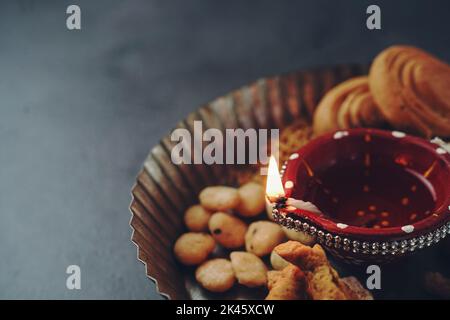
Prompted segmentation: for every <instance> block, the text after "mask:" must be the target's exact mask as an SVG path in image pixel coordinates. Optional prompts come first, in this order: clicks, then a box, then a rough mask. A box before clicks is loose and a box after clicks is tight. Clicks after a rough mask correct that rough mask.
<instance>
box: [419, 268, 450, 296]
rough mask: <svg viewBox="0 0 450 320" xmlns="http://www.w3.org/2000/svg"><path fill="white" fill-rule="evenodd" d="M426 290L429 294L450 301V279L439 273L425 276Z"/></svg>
mask: <svg viewBox="0 0 450 320" xmlns="http://www.w3.org/2000/svg"><path fill="white" fill-rule="evenodd" d="M425 288H426V289H427V291H428V292H430V293H432V294H434V295H436V296H438V297H440V298H444V299H450V279H448V278H446V277H444V276H443V275H442V274H441V273H439V272H427V273H426V274H425Z"/></svg>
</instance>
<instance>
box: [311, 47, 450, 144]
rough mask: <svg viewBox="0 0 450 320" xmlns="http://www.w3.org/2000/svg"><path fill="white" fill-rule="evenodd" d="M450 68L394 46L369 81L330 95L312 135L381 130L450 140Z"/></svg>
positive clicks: (377, 60) (323, 102)
mask: <svg viewBox="0 0 450 320" xmlns="http://www.w3.org/2000/svg"><path fill="white" fill-rule="evenodd" d="M449 83H450V66H449V65H447V64H446V63H444V62H443V61H440V60H438V59H437V58H435V57H434V56H432V55H430V54H428V53H426V52H424V51H422V50H420V49H417V48H414V47H409V46H393V47H390V48H387V49H386V50H384V51H382V52H381V53H380V54H379V55H378V56H377V57H376V58H375V60H374V62H373V64H372V66H371V68H370V72H369V75H368V76H363V77H357V78H353V79H350V80H347V81H345V82H343V83H341V84H339V85H338V86H336V87H335V88H333V89H332V90H330V91H329V92H328V93H327V94H326V95H325V96H324V98H323V99H322V100H321V102H320V103H319V106H318V107H317V109H316V112H315V114H314V134H315V135H320V134H322V133H325V132H329V131H334V130H340V129H348V128H354V127H383V126H385V125H389V126H391V127H393V128H396V129H399V130H405V131H407V132H411V133H415V134H419V135H421V136H425V137H428V138H430V137H432V136H441V137H450V102H449V101H450V93H449V92H450V90H449Z"/></svg>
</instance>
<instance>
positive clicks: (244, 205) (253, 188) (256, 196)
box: [236, 182, 266, 217]
mask: <svg viewBox="0 0 450 320" xmlns="http://www.w3.org/2000/svg"><path fill="white" fill-rule="evenodd" d="M238 192H239V197H240V203H239V205H238V206H237V208H236V210H237V212H238V213H239V215H241V216H243V217H254V216H257V215H258V214H260V213H261V212H263V210H264V208H265V205H266V200H265V195H266V194H265V191H264V188H263V187H262V186H261V185H260V184H258V183H255V182H249V183H246V184H244V185H243V186H241V187H240V188H239V189H238Z"/></svg>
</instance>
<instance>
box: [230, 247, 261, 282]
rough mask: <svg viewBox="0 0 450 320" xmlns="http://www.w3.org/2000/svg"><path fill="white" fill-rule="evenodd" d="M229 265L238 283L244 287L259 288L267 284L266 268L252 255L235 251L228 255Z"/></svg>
mask: <svg viewBox="0 0 450 320" xmlns="http://www.w3.org/2000/svg"><path fill="white" fill-rule="evenodd" d="M230 259H231V265H232V267H233V271H234V274H235V275H236V278H237V279H238V282H239V283H240V284H242V285H244V286H246V287H250V288H253V287H261V286H265V285H266V284H267V267H266V265H265V264H264V262H263V261H262V260H261V259H260V258H259V257H257V256H255V255H254V254H253V253H249V252H243V251H235V252H232V253H231V254H230Z"/></svg>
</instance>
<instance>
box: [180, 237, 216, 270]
mask: <svg viewBox="0 0 450 320" xmlns="http://www.w3.org/2000/svg"><path fill="white" fill-rule="evenodd" d="M215 246H216V242H215V241H214V239H213V237H211V236H210V235H209V234H206V233H195V232H188V233H185V234H183V235H181V237H179V238H178V239H177V241H176V242H175V245H174V248H173V251H174V254H175V257H176V258H177V260H178V261H180V262H181V263H182V264H184V265H188V266H192V265H197V264H200V263H202V262H203V261H205V260H206V259H207V258H208V256H209V255H210V254H211V252H212V251H213V250H214V248H215Z"/></svg>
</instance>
